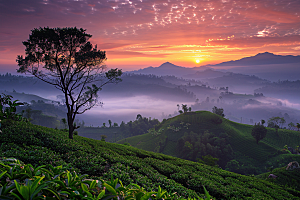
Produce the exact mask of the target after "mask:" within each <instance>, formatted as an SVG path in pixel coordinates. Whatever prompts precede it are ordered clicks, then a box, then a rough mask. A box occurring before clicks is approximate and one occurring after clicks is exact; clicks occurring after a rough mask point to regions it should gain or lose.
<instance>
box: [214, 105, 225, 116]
mask: <svg viewBox="0 0 300 200" xmlns="http://www.w3.org/2000/svg"><path fill="white" fill-rule="evenodd" d="M212 112H213V113H215V114H217V115H220V116H222V117H225V115H224V109H223V108H217V107H216V106H214V107H213V108H212Z"/></svg>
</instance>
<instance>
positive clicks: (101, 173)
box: [0, 121, 300, 199]
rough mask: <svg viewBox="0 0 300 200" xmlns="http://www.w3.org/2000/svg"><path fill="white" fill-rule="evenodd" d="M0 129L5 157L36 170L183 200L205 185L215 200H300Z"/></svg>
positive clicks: (132, 155) (61, 137)
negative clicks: (62, 170)
mask: <svg viewBox="0 0 300 200" xmlns="http://www.w3.org/2000/svg"><path fill="white" fill-rule="evenodd" d="M1 129H2V133H1V134H0V143H1V146H0V155H1V156H5V157H11V156H13V157H16V158H17V159H20V160H21V161H23V162H25V163H32V164H33V165H35V164H39V165H42V164H48V163H51V164H52V165H54V166H57V165H61V164H69V165H70V166H72V167H75V168H78V169H80V170H81V173H88V174H89V175H91V176H92V177H95V176H96V177H101V178H103V179H106V180H108V179H110V178H111V176H112V177H113V178H116V177H118V178H120V179H121V180H122V182H124V183H125V184H128V183H130V182H134V183H137V184H139V185H142V186H143V187H145V188H146V189H151V188H154V187H156V186H158V185H161V186H162V187H163V188H165V189H167V190H168V191H170V192H177V193H178V194H180V195H182V196H190V197H193V196H195V194H196V193H197V194H199V195H200V196H202V195H201V194H203V193H204V191H203V189H202V187H201V185H204V186H205V187H206V189H207V190H208V191H209V193H210V194H211V195H212V196H214V197H215V198H216V199H247V198H248V199H300V192H299V191H296V190H293V189H290V188H282V187H281V186H278V185H276V184H274V183H269V182H267V181H264V180H259V179H256V178H254V177H249V176H243V175H239V174H235V173H232V172H228V171H223V170H221V169H219V168H214V167H210V166H206V165H203V164H200V163H195V162H191V161H186V160H182V159H178V158H175V157H171V156H166V155H163V154H157V153H153V152H147V151H144V150H139V149H137V148H133V147H127V146H125V145H118V144H111V143H106V142H102V141H97V140H92V139H88V138H83V137H80V136H75V137H74V140H69V139H67V138H68V137H67V133H64V132H60V131H57V130H54V129H50V128H45V127H41V126H35V125H32V124H29V123H25V122H14V121H2V127H1Z"/></svg>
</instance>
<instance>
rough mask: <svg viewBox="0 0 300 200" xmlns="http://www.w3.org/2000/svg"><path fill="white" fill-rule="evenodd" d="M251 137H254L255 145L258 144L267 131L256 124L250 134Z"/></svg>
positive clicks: (262, 126)
mask: <svg viewBox="0 0 300 200" xmlns="http://www.w3.org/2000/svg"><path fill="white" fill-rule="evenodd" d="M251 135H252V136H253V137H254V139H255V140H256V143H257V144H258V142H259V141H260V140H262V139H264V138H265V137H266V135H267V129H266V127H264V125H262V124H260V123H258V124H255V125H254V126H253V128H252V132H251Z"/></svg>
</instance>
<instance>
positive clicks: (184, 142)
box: [118, 111, 300, 174]
mask: <svg viewBox="0 0 300 200" xmlns="http://www.w3.org/2000/svg"><path fill="white" fill-rule="evenodd" d="M267 129H268V133H267V136H266V137H265V138H264V139H263V140H261V141H260V142H259V144H256V142H255V139H254V138H253V137H252V136H251V130H252V126H251V125H245V124H240V123H236V122H232V121H229V120H227V119H225V118H222V117H220V116H218V115H216V114H213V113H211V112H208V111H197V112H188V113H184V114H181V115H178V116H176V117H173V118H170V119H168V120H165V121H164V122H162V123H161V124H160V125H159V126H157V127H156V128H155V130H150V131H149V133H147V134H144V135H139V136H135V137H131V138H126V139H124V140H121V141H119V142H118V143H120V144H123V143H125V142H128V143H129V144H130V145H132V146H133V147H137V148H140V149H144V150H147V151H153V152H159V153H163V154H166V155H171V156H176V157H181V158H185V159H189V160H194V161H197V160H198V159H199V158H200V159H201V158H202V156H205V155H211V156H213V157H217V158H219V159H220V161H219V163H218V164H219V165H220V166H221V167H222V168H223V169H225V168H228V169H229V170H232V171H235V172H238V173H241V174H260V173H263V172H266V170H267V168H269V167H271V166H273V167H282V166H284V165H287V164H288V163H289V162H291V161H293V160H296V161H298V162H299V161H300V156H299V155H293V154H286V153H284V152H282V149H283V147H284V145H288V146H290V147H294V148H295V147H296V146H298V145H299V144H300V134H299V132H297V131H290V130H286V129H279V130H278V134H276V131H275V129H272V128H267ZM182 152H183V153H182ZM185 152H186V153H185ZM230 161H231V162H230ZM236 161H237V162H236ZM233 163H235V166H234V165H233Z"/></svg>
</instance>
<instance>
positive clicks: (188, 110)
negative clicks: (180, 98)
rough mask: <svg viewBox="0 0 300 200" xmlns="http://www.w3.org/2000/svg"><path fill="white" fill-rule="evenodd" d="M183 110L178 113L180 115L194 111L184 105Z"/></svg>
mask: <svg viewBox="0 0 300 200" xmlns="http://www.w3.org/2000/svg"><path fill="white" fill-rule="evenodd" d="M177 107H178V108H179V104H177ZM181 108H182V110H179V111H178V112H179V113H180V114H182V113H187V112H191V111H192V107H188V106H187V104H182V105H181Z"/></svg>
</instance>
